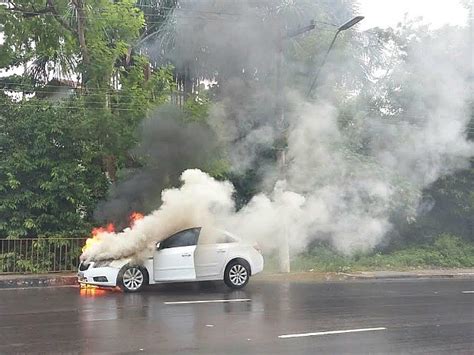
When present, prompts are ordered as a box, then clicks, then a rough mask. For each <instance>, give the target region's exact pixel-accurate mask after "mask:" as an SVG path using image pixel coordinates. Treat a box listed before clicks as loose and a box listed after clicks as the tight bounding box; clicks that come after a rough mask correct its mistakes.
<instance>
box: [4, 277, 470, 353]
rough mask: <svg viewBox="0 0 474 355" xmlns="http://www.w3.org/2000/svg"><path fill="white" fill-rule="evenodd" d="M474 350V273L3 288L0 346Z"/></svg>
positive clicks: (141, 350)
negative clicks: (236, 284) (129, 289)
mask: <svg viewBox="0 0 474 355" xmlns="http://www.w3.org/2000/svg"><path fill="white" fill-rule="evenodd" d="M18 352H20V353H25V352H40V353H52V352H54V353H60V352H69V353H71V352H72V353H79V352H80V353H103V352H112V353H117V352H121V353H124V352H125V353H153V354H171V353H179V354H187V353H188V354H316V353H327V354H343V353H348V354H349V353H350V354H357V353H359V354H366V353H424V354H435V353H450V354H459V353H462V354H464V353H465V354H472V353H474V283H473V282H472V280H453V279H451V280H449V279H436V280H433V279H429V280H419V279H418V280H394V281H381V280H378V281H350V282H348V281H344V282H326V283H322V282H320V283H317V282H274V281H272V282H269V281H267V282H265V281H258V280H255V281H254V280H251V281H250V283H249V285H248V287H247V288H246V289H244V290H242V291H231V290H228V289H226V288H225V287H224V286H222V285H221V284H220V283H217V284H214V283H206V284H202V285H196V284H179V285H158V286H154V287H152V288H150V289H148V290H146V291H145V292H143V293H140V294H124V293H121V292H108V291H90V290H82V291H80V290H79V289H78V288H74V287H63V288H29V289H16V290H0V353H18Z"/></svg>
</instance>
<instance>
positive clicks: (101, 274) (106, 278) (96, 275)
mask: <svg viewBox="0 0 474 355" xmlns="http://www.w3.org/2000/svg"><path fill="white" fill-rule="evenodd" d="M119 271H120V270H119V269H116V268H112V267H98V268H94V267H93V266H89V268H88V269H87V270H83V271H81V270H79V272H78V273H77V281H78V282H79V283H80V284H83V285H95V286H104V287H115V286H117V277H118V273H119Z"/></svg>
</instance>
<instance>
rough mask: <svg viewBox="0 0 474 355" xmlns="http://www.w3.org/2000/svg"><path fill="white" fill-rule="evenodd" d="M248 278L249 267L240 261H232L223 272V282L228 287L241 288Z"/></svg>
mask: <svg viewBox="0 0 474 355" xmlns="http://www.w3.org/2000/svg"><path fill="white" fill-rule="evenodd" d="M249 278H250V268H249V266H248V265H247V264H246V263H244V262H242V261H238V260H235V261H232V262H231V263H229V265H227V267H226V268H225V272H224V282H225V284H226V285H227V286H229V287H230V288H242V287H244V286H245V285H246V284H247V282H249Z"/></svg>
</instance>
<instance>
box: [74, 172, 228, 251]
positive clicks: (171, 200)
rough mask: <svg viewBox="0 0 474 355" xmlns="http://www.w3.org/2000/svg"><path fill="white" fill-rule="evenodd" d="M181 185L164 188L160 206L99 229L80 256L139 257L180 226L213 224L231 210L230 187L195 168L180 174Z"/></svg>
mask: <svg viewBox="0 0 474 355" xmlns="http://www.w3.org/2000/svg"><path fill="white" fill-rule="evenodd" d="M181 181H182V182H183V186H182V187H181V188H172V189H167V190H164V191H163V193H162V196H161V199H162V205H161V207H160V208H159V209H158V210H156V211H154V212H152V213H151V214H149V215H147V216H145V217H144V218H143V219H142V220H139V221H137V222H135V224H134V225H133V226H132V227H131V228H127V229H125V230H124V231H123V232H119V233H101V234H99V235H98V236H97V237H96V242H94V243H92V244H91V245H90V247H89V248H87V249H86V250H85V251H84V253H83V254H82V256H81V260H107V259H121V258H125V257H138V258H139V257H140V256H141V254H142V253H144V252H146V251H147V250H149V249H150V248H153V245H154V244H155V243H157V242H160V241H161V240H163V239H165V238H166V237H168V236H170V235H172V234H173V233H175V232H178V231H180V230H182V229H186V228H191V227H196V226H200V227H212V226H215V225H218V223H217V221H218V220H219V219H221V218H222V216H228V215H229V214H230V213H231V211H232V210H233V207H234V205H233V201H232V193H233V187H232V185H231V184H230V183H228V182H219V181H216V180H215V179H213V178H212V177H210V176H209V175H207V174H205V173H203V172H202V171H200V170H198V169H190V170H186V171H185V172H183V174H182V175H181Z"/></svg>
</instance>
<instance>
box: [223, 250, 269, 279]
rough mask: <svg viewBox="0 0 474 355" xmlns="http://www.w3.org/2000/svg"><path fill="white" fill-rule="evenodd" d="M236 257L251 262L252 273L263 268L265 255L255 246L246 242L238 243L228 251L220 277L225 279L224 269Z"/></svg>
mask: <svg viewBox="0 0 474 355" xmlns="http://www.w3.org/2000/svg"><path fill="white" fill-rule="evenodd" d="M236 258H242V259H244V260H246V261H247V262H248V263H249V265H250V271H251V273H252V275H255V274H257V273H259V272H261V271H262V270H263V264H264V262H263V257H262V255H261V254H260V253H259V252H258V251H257V250H256V249H255V248H254V247H252V246H250V245H245V244H236V245H235V246H233V247H231V248H229V250H228V252H227V260H226V262H225V263H224V265H223V267H222V269H221V273H220V279H224V271H225V268H226V266H227V264H228V263H229V262H230V261H231V260H233V259H236Z"/></svg>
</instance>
